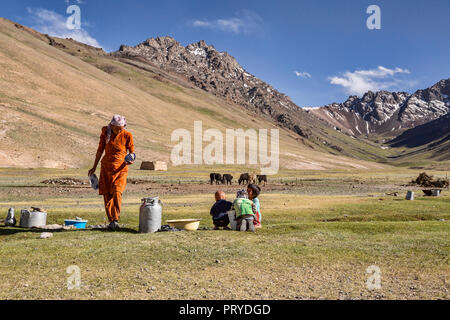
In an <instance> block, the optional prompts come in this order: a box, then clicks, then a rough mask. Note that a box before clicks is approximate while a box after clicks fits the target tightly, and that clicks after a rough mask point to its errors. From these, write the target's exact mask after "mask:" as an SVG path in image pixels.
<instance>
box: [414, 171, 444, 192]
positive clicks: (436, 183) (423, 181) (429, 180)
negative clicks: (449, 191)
mask: <svg viewBox="0 0 450 320" xmlns="http://www.w3.org/2000/svg"><path fill="white" fill-rule="evenodd" d="M411 184H412V185H418V186H421V187H435V188H448V187H449V184H450V181H449V179H441V178H437V179H435V180H434V179H433V176H429V175H428V174H427V173H426V172H422V173H421V174H419V176H418V177H417V178H416V179H415V180H412V181H411Z"/></svg>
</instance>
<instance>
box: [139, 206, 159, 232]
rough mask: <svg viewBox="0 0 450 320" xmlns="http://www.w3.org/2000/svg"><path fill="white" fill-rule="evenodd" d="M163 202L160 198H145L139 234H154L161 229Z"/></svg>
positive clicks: (141, 211) (141, 209)
mask: <svg viewBox="0 0 450 320" xmlns="http://www.w3.org/2000/svg"><path fill="white" fill-rule="evenodd" d="M161 217H162V202H161V200H159V198H158V197H153V198H144V199H142V204H141V207H140V209H139V232H140V233H153V232H156V231H158V230H159V229H160V228H161Z"/></svg>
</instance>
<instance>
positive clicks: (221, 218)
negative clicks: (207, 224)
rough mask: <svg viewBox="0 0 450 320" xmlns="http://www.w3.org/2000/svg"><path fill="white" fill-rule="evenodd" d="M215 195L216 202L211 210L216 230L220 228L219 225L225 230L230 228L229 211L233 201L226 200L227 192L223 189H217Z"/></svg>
mask: <svg viewBox="0 0 450 320" xmlns="http://www.w3.org/2000/svg"><path fill="white" fill-rule="evenodd" d="M215 197H216V203H214V205H213V206H212V207H211V211H210V214H211V216H212V219H213V223H214V230H219V227H223V229H224V230H230V228H228V224H229V223H230V220H229V219H228V214H227V211H230V210H231V206H232V205H233V203H231V202H230V201H227V200H225V192H223V191H217V192H216V194H215Z"/></svg>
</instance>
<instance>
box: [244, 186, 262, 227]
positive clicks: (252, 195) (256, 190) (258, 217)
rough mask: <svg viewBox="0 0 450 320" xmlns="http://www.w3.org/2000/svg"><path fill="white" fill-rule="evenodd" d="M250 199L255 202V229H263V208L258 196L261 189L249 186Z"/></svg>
mask: <svg viewBox="0 0 450 320" xmlns="http://www.w3.org/2000/svg"><path fill="white" fill-rule="evenodd" d="M247 193H248V198H249V199H250V200H252V201H253V203H254V205H255V206H254V207H255V212H254V213H255V220H254V221H253V222H254V224H255V228H261V219H262V217H261V206H260V204H259V199H258V196H259V194H260V193H261V188H260V187H259V186H258V185H256V184H249V185H248V186H247Z"/></svg>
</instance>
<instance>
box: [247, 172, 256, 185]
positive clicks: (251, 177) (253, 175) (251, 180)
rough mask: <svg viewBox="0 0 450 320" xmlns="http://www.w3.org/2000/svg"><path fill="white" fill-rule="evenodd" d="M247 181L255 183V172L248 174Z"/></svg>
mask: <svg viewBox="0 0 450 320" xmlns="http://www.w3.org/2000/svg"><path fill="white" fill-rule="evenodd" d="M248 182H249V183H252V184H255V183H256V174H251V175H250V176H249V179H248Z"/></svg>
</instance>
